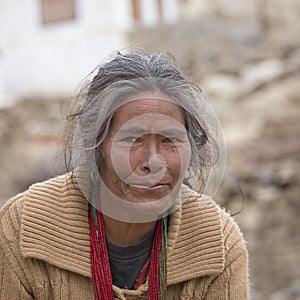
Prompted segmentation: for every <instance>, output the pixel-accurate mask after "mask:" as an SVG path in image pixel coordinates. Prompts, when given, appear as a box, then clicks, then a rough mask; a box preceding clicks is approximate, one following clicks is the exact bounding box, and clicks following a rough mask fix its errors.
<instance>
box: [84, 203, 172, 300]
mask: <svg viewBox="0 0 300 300" xmlns="http://www.w3.org/2000/svg"><path fill="white" fill-rule="evenodd" d="M88 217H89V227H90V243H91V246H90V258H91V272H92V282H93V290H94V298H95V300H113V299H114V296H113V289H112V277H111V272H110V266H109V258H108V252H107V247H106V237H105V231H104V223H103V216H102V213H101V212H100V211H99V210H97V209H96V208H95V207H94V206H92V205H91V204H89V210H88ZM167 256H168V236H167V217H163V218H162V219H159V220H158V221H157V223H156V229H155V234H154V239H153V244H152V250H151V256H150V265H149V274H148V299H149V300H159V299H165V296H166V290H167Z"/></svg>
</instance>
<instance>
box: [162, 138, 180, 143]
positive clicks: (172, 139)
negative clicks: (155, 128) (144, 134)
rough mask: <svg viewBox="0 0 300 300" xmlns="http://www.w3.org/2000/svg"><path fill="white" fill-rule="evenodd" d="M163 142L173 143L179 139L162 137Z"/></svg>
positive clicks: (178, 141)
mask: <svg viewBox="0 0 300 300" xmlns="http://www.w3.org/2000/svg"><path fill="white" fill-rule="evenodd" d="M163 142H164V143H172V144H174V143H181V140H180V139H178V138H176V137H168V138H164V140H163Z"/></svg>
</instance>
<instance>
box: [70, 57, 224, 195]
mask: <svg viewBox="0 0 300 300" xmlns="http://www.w3.org/2000/svg"><path fill="white" fill-rule="evenodd" d="M96 71H97V74H96V75H95V76H94V77H93V79H92V80H91V82H90V83H88V84H87V85H86V86H85V87H84V88H83V89H82V90H81V92H80V93H79V94H78V96H77V98H76V100H77V101H76V104H77V105H75V109H74V111H73V112H72V113H71V114H70V115H69V116H68V117H67V124H66V138H65V141H66V147H65V161H66V167H67V169H68V170H71V169H74V168H76V167H77V166H78V164H79V161H80V160H82V159H83V157H82V156H85V160H86V161H90V162H95V160H96V161H97V162H99V163H100V164H101V159H102V153H101V144H102V143H103V141H104V139H105V137H106V135H107V133H108V130H109V128H110V125H111V121H112V119H113V117H114V114H115V112H116V111H117V109H118V108H119V107H120V106H121V105H122V104H124V103H123V102H122V101H123V100H124V98H128V97H129V96H133V95H135V94H137V93H138V92H144V91H150V92H151V91H153V92H154V91H159V92H161V93H163V94H165V95H167V96H168V97H169V98H170V99H172V100H173V101H174V103H176V104H177V105H178V106H179V107H180V109H181V110H182V112H183V115H184V120H185V127H186V130H187V132H188V135H189V141H190V145H191V150H192V158H191V162H190V166H189V175H188V176H187V177H186V178H185V180H184V183H185V184H187V185H189V186H190V187H193V188H194V189H195V190H197V191H198V192H201V191H202V190H203V186H204V185H205V183H206V181H207V179H208V178H207V177H208V175H209V172H210V169H211V167H212V166H213V165H214V163H216V162H217V160H218V157H219V147H218V134H219V133H218V128H217V126H216V124H215V121H214V118H212V112H211V111H210V110H209V108H208V104H207V102H206V100H205V98H204V96H203V94H202V91H201V89H200V88H199V87H198V86H197V85H196V84H194V83H192V82H190V81H188V80H187V79H185V78H184V76H183V75H182V73H181V72H180V71H179V69H178V68H177V67H176V65H175V63H174V60H173V59H172V58H171V57H170V56H167V55H165V54H161V53H160V54H156V53H155V54H150V55H144V54H121V53H117V54H116V56H115V57H114V58H113V59H112V60H110V61H108V62H106V63H104V64H102V65H100V66H98V67H97V69H96ZM75 135H76V136H77V137H78V136H80V141H81V143H80V144H76V143H75V144H74V136H75ZM78 149H80V151H79V152H78V151H77V150H78ZM74 151H77V153H81V154H79V155H77V156H76V157H77V158H76V161H74ZM82 153H84V155H82ZM71 163H72V167H71ZM91 168H92V169H93V167H92V166H91ZM93 171H96V170H94V169H93Z"/></svg>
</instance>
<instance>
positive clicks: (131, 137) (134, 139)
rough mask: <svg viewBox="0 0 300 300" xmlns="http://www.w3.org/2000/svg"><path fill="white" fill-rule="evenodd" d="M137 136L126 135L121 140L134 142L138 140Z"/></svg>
mask: <svg viewBox="0 0 300 300" xmlns="http://www.w3.org/2000/svg"><path fill="white" fill-rule="evenodd" d="M138 140H139V138H138V137H135V136H128V137H126V138H123V139H122V140H121V142H125V143H136V142H138Z"/></svg>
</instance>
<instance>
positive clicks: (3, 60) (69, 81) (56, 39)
mask: <svg viewBox="0 0 300 300" xmlns="http://www.w3.org/2000/svg"><path fill="white" fill-rule="evenodd" d="M129 4H130V2H129V1H119V0H110V1H107V0H77V3H76V18H75V19H74V20H70V21H65V22H59V23H55V24H49V25H43V24H42V14H41V7H40V1H38V0H22V1H18V0H9V1H5V0H0V80H1V82H0V105H5V104H9V103H12V102H13V101H14V100H16V99H18V98H21V97H26V96H32V95H47V96H56V95H67V94H69V93H71V92H72V91H73V90H74V89H75V88H76V87H77V86H78V84H79V82H80V80H81V79H83V78H84V77H85V76H86V75H87V74H88V73H89V72H90V71H91V70H93V69H94V68H95V67H96V65H97V64H98V63H99V62H100V61H101V60H103V58H105V57H106V56H107V55H109V54H111V53H112V51H115V50H118V49H121V48H124V47H126V46H127V40H126V33H127V31H128V29H129V28H131V26H132V20H131V11H130V9H131V8H130V7H129Z"/></svg>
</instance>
